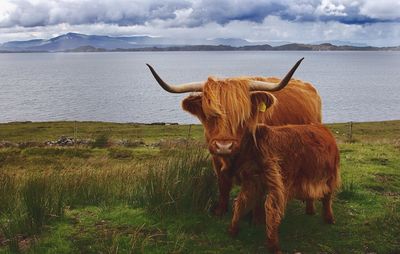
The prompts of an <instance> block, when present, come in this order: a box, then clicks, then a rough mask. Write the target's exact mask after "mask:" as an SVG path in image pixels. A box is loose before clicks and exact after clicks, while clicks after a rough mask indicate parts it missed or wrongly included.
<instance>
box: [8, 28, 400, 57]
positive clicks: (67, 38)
mask: <svg viewBox="0 0 400 254" xmlns="http://www.w3.org/2000/svg"><path fill="white" fill-rule="evenodd" d="M204 50H225V51H228V50H232V51H233V50H314V51H319V50H400V46H399V47H370V46H367V45H364V44H356V43H351V42H342V41H332V42H329V41H324V42H320V43H317V44H299V43H290V42H283V41H282V42H269V43H268V42H250V41H247V40H244V39H238V38H216V39H205V40H190V39H189V40H187V41H184V42H182V41H180V40H177V39H173V38H163V37H150V36H131V37H111V36H103V35H85V34H78V33H67V34H63V35H60V36H57V37H54V38H51V39H35V40H28V41H10V42H6V43H3V44H0V52H3V53H5V52H99V51H204Z"/></svg>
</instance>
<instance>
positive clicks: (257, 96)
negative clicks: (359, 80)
mask: <svg viewBox="0 0 400 254" xmlns="http://www.w3.org/2000/svg"><path fill="white" fill-rule="evenodd" d="M300 62H301V60H300V61H299V62H297V64H296V65H295V66H294V67H293V68H292V69H291V70H290V71H289V73H288V74H287V75H286V76H285V78H284V79H282V81H280V82H279V83H271V82H269V81H266V79H261V78H236V79H224V80H217V79H214V78H209V79H208V80H207V81H206V82H205V83H204V82H202V83H197V82H196V83H190V84H185V85H182V86H170V85H168V84H167V83H165V82H164V81H163V80H162V79H161V78H160V77H159V76H158V75H157V73H156V72H155V71H154V69H153V68H152V67H151V66H149V67H150V69H151V71H152V73H153V75H154V77H155V78H156V79H157V81H158V83H159V84H160V85H161V86H162V87H163V88H164V89H165V90H167V91H169V92H190V91H192V92H202V93H201V94H194V95H190V96H189V97H187V98H186V99H185V100H184V101H183V103H182V106H183V108H184V109H185V110H186V111H189V112H190V113H192V114H194V115H196V116H197V117H198V118H199V119H200V121H201V122H202V123H203V126H204V130H205V136H206V140H207V143H208V148H209V150H210V152H211V154H212V155H213V161H214V166H215V169H216V173H217V175H218V178H219V179H218V180H219V183H220V188H221V185H222V186H224V184H226V182H228V181H229V184H231V182H232V180H231V178H232V177H235V178H237V179H238V181H239V182H240V183H241V187H242V189H241V192H240V194H239V196H238V198H237V199H236V201H235V204H234V216H233V219H232V223H231V226H230V228H229V232H230V233H231V235H235V234H236V233H237V232H238V227H237V225H238V224H237V223H238V221H239V219H240V217H241V216H242V215H244V214H245V213H246V212H247V211H249V210H251V209H254V211H255V213H256V214H261V215H263V214H264V213H263V212H262V210H264V209H265V212H266V222H267V223H266V225H267V240H268V241H267V242H268V245H269V247H270V248H271V250H273V251H274V252H276V253H279V252H280V251H279V241H278V227H279V224H280V221H281V219H282V217H283V214H284V209H285V205H286V202H287V200H288V199H290V198H299V199H302V200H305V201H307V208H306V211H307V213H313V212H314V205H313V200H314V199H316V198H322V200H323V204H324V218H325V220H326V221H327V222H329V223H333V214H332V209H331V195H332V193H333V192H334V190H335V188H336V186H337V185H338V184H339V174H338V163H339V154H338V150H337V146H336V143H335V140H334V138H333V136H332V134H331V133H330V132H329V131H328V130H327V129H326V128H325V127H323V126H322V125H319V124H314V125H312V124H307V125H289V126H282V127H272V126H271V127H268V126H267V125H260V123H267V124H268V123H269V122H268V121H269V120H268V119H273V118H274V116H275V115H276V119H277V120H276V122H277V123H279V124H286V123H287V119H289V116H290V117H292V118H290V119H296V120H295V121H300V122H301V123H312V122H319V121H321V114H320V112H321V110H320V105H321V104H320V98H319V96H318V94H317V92H316V91H315V89H314V88H313V87H312V86H311V85H309V84H305V83H303V82H301V81H292V82H289V81H290V79H291V76H292V75H293V73H294V71H295V70H296V68H297V67H298V65H299V64H300ZM261 80H262V81H261ZM288 83H289V85H288ZM290 83H291V84H292V85H290ZM286 85H288V86H287V88H286V89H284V90H282V91H280V92H275V93H274V94H272V93H271V91H277V90H280V89H282V88H283V87H285V86H286ZM291 86H292V87H293V89H291V90H288V93H287V94H285V93H284V92H285V90H287V89H290V87H291ZM299 91H301V92H299ZM289 98H290V99H289ZM222 175H224V176H226V177H227V178H228V180H226V179H225V180H226V182H225V183H223V184H221V176H222ZM225 188H226V189H223V188H222V190H221V199H222V200H224V199H226V196H228V195H229V190H230V185H229V186H228V187H227V185H225ZM225 195H226V196H225ZM265 195H266V201H265V204H264V205H263V204H262V203H263V200H264V199H265ZM226 201H227V200H226ZM220 205H221V200H220ZM226 205H227V202H226V203H223V204H222V206H223V207H222V208H224V209H225V206H226ZM262 206H263V208H264V209H261V208H262ZM220 208H221V207H220ZM258 217H259V216H256V218H258Z"/></svg>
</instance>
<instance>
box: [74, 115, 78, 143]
mask: <svg viewBox="0 0 400 254" xmlns="http://www.w3.org/2000/svg"><path fill="white" fill-rule="evenodd" d="M77 132H78V128H77V126H76V120H75V121H74V147H75V148H76V136H77Z"/></svg>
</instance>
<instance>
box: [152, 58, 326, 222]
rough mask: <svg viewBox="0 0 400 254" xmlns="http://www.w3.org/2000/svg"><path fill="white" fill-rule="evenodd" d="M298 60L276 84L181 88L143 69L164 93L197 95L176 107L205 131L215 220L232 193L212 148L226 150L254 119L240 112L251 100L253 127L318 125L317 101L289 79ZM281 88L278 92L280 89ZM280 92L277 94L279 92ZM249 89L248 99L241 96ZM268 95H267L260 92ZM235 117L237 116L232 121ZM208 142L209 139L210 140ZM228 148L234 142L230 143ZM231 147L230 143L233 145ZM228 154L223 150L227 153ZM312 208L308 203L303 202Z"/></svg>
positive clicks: (241, 81) (213, 83) (256, 81)
mask: <svg viewBox="0 0 400 254" xmlns="http://www.w3.org/2000/svg"><path fill="white" fill-rule="evenodd" d="M302 60H303V59H301V60H300V61H298V62H297V63H296V65H295V66H294V67H293V68H292V69H291V70H290V71H289V73H288V74H287V75H286V76H285V78H284V79H282V81H281V82H280V81H279V79H276V78H261V77H241V78H231V79H223V80H217V79H214V78H209V79H208V80H207V81H206V82H195V83H189V84H184V85H181V86H170V85H168V84H166V83H165V82H164V81H163V80H162V79H161V78H160V77H159V76H158V74H157V73H156V72H155V70H154V69H153V68H152V67H151V66H150V65H148V67H149V68H150V70H151V72H152V73H153V75H154V77H155V78H156V80H157V81H158V83H159V84H160V85H161V87H162V88H164V89H165V90H166V91H168V92H171V93H185V92H201V93H198V94H192V95H190V96H189V97H187V98H186V99H185V100H184V101H183V102H182V106H183V108H184V110H186V111H188V112H190V113H192V114H194V115H196V116H197V117H198V118H199V119H200V121H201V122H202V124H203V126H204V129H205V136H206V138H207V142H208V143H209V148H210V151H211V153H212V155H213V156H212V157H213V158H212V159H213V166H214V170H215V173H216V175H217V178H218V186H219V193H220V196H219V201H218V205H217V207H216V209H215V211H214V212H215V214H216V215H223V214H224V213H225V212H226V211H227V209H228V201H229V193H230V190H231V188H232V175H233V174H234V171H235V168H234V167H231V165H232V162H231V159H230V158H229V157H227V156H226V155H224V154H220V153H219V152H218V151H217V150H216V146H220V147H222V148H224V147H227V146H230V145H231V144H230V140H231V139H230V136H234V133H233V131H234V129H235V128H236V127H237V125H238V124H243V123H244V122H245V121H247V118H254V116H251V115H250V113H249V110H248V109H246V107H248V106H249V104H251V103H252V101H254V100H256V101H263V103H264V104H262V105H263V106H262V107H263V108H261V109H260V110H261V113H260V114H257V119H256V120H255V121H257V122H258V123H265V124H268V125H285V124H307V123H313V122H314V123H315V122H321V99H320V97H319V95H318V93H317V91H316V90H315V88H314V87H313V86H312V85H311V84H309V83H304V82H302V81H300V80H293V79H292V80H290V78H291V77H292V75H293V73H294V71H295V70H296V68H297V67H298V65H299V64H300V62H301V61H302ZM284 87H285V89H282V88H284ZM281 89H282V90H281ZM248 90H251V91H252V92H251V94H250V95H249V94H247V93H246V94H242V92H243V91H248ZM264 91H268V92H271V93H272V95H271V93H268V92H264ZM272 100H274V101H277V102H279V103H275V104H274V110H273V111H271V110H266V109H267V108H266V105H267V103H268V102H269V101H272ZM235 112H240V114H241V115H240V116H239V117H241V118H240V119H238V117H237V115H236V113H235ZM211 137H214V138H213V139H212V138H211ZM233 143H234V142H233ZM233 143H232V144H233ZM228 149H229V148H228ZM307 206H308V207H312V202H311V201H309V202H307Z"/></svg>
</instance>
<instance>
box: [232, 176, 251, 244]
mask: <svg viewBox="0 0 400 254" xmlns="http://www.w3.org/2000/svg"><path fill="white" fill-rule="evenodd" d="M255 201H256V200H255V199H254V189H253V188H252V187H251V186H248V185H245V184H243V185H242V189H241V190H240V192H239V195H238V196H237V198H236V199H235V202H234V205H233V215H232V221H231V225H230V226H229V228H228V233H229V234H230V235H231V236H232V237H235V236H236V235H237V234H238V233H239V221H240V218H241V217H243V216H244V215H246V214H247V213H248V212H249V211H250V210H251V209H252V208H253V207H254V205H255Z"/></svg>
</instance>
